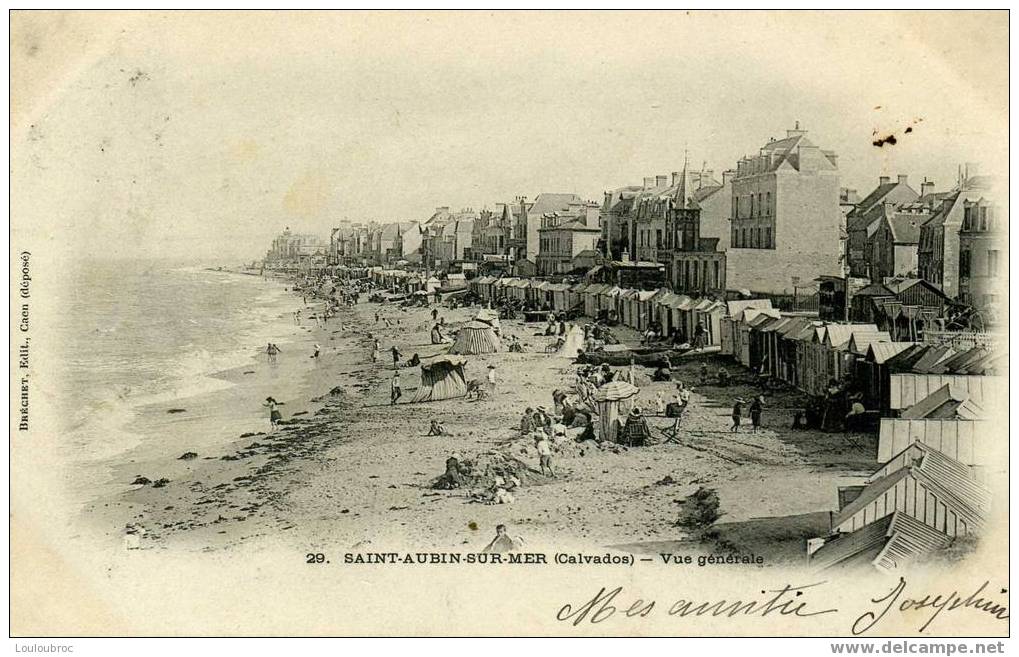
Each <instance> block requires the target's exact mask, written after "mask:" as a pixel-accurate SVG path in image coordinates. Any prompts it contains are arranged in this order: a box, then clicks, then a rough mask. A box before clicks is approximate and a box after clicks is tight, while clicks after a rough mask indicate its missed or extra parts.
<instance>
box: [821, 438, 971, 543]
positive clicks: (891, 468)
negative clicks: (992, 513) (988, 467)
mask: <svg viewBox="0 0 1019 657" xmlns="http://www.w3.org/2000/svg"><path fill="white" fill-rule="evenodd" d="M852 489H853V490H852V494H851V495H849V496H842V497H843V498H851V501H848V503H847V504H845V505H844V506H842V507H841V508H840V509H839V511H838V512H837V513H836V514H835V515H834V516H833V517H832V532H833V533H835V532H841V533H848V532H855V531H857V530H858V529H861V528H863V527H865V526H867V525H869V524H871V523H873V522H875V521H877V520H880V519H881V518H884V517H886V516H889V515H892V514H893V513H895V512H896V511H900V512H902V513H904V514H906V515H909V516H911V517H912V518H914V519H916V520H919V521H920V522H922V523H924V524H925V525H927V526H928V527H931V528H933V529H935V530H937V531H939V532H942V533H943V534H945V535H946V536H948V537H950V538H954V537H956V536H966V535H970V534H975V533H979V532H980V530H981V529H982V528H983V527H984V525H985V523H986V517H987V512H988V511H989V510H990V505H991V494H990V491H989V490H988V489H987V488H986V487H984V486H983V485H982V484H980V483H979V482H978V481H977V480H976V477H975V473H974V472H973V470H972V468H970V467H969V466H967V465H964V464H963V463H960V462H959V461H957V460H955V459H953V458H952V457H950V456H948V455H946V454H944V453H942V452H940V451H938V450H936V449H934V448H933V447H930V446H928V445H924V444H923V443H920V442H915V443H912V444H911V445H910V446H909V447H907V448H906V449H904V450H902V451H901V452H899V453H897V454H896V455H894V456H892V457H891V458H890V459H888V460H887V461H886V462H885V463H884V464H883V465H882V466H881V467H880V468H878V470H877V471H876V472H874V474H872V475H871V476H870V478H869V479H868V480H867V483H866V485H865V486H863V487H862V488H861V487H852Z"/></svg>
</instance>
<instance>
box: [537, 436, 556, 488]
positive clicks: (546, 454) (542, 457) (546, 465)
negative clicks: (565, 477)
mask: <svg viewBox="0 0 1019 657" xmlns="http://www.w3.org/2000/svg"><path fill="white" fill-rule="evenodd" d="M534 447H535V449H537V450H538V468H539V469H540V470H541V474H545V472H546V471H548V476H550V477H555V470H553V469H552V443H551V442H549V439H548V434H547V433H546V432H545V430H544V429H537V430H536V431H535V432H534Z"/></svg>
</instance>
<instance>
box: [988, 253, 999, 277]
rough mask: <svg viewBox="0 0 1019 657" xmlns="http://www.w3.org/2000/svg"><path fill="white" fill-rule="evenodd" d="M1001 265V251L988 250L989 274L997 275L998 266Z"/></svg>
mask: <svg viewBox="0 0 1019 657" xmlns="http://www.w3.org/2000/svg"><path fill="white" fill-rule="evenodd" d="M999 265H1001V252H1000V251H988V252H987V275H988V276H997V275H998V267H999Z"/></svg>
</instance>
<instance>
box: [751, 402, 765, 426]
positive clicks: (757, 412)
mask: <svg viewBox="0 0 1019 657" xmlns="http://www.w3.org/2000/svg"><path fill="white" fill-rule="evenodd" d="M763 410H764V396H763V395H757V397H755V398H754V401H752V402H750V425H751V427H752V428H751V431H752V432H753V433H757V432H758V431H760V429H761V412H762V411H763Z"/></svg>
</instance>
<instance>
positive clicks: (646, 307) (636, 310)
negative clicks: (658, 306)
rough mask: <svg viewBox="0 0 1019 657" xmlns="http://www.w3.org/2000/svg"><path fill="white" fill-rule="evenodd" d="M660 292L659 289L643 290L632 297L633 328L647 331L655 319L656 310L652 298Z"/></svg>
mask: <svg viewBox="0 0 1019 657" xmlns="http://www.w3.org/2000/svg"><path fill="white" fill-rule="evenodd" d="M657 294H658V291H657V290H641V291H639V292H637V294H636V295H634V296H633V297H631V299H630V306H631V312H632V313H633V324H631V325H630V326H632V327H633V328H635V329H637V330H638V331H645V330H647V328H648V327H649V326H650V325H651V324H652V322H653V320H654V310H653V308H652V306H651V300H652V299H653V298H654V297H655V295H657Z"/></svg>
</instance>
